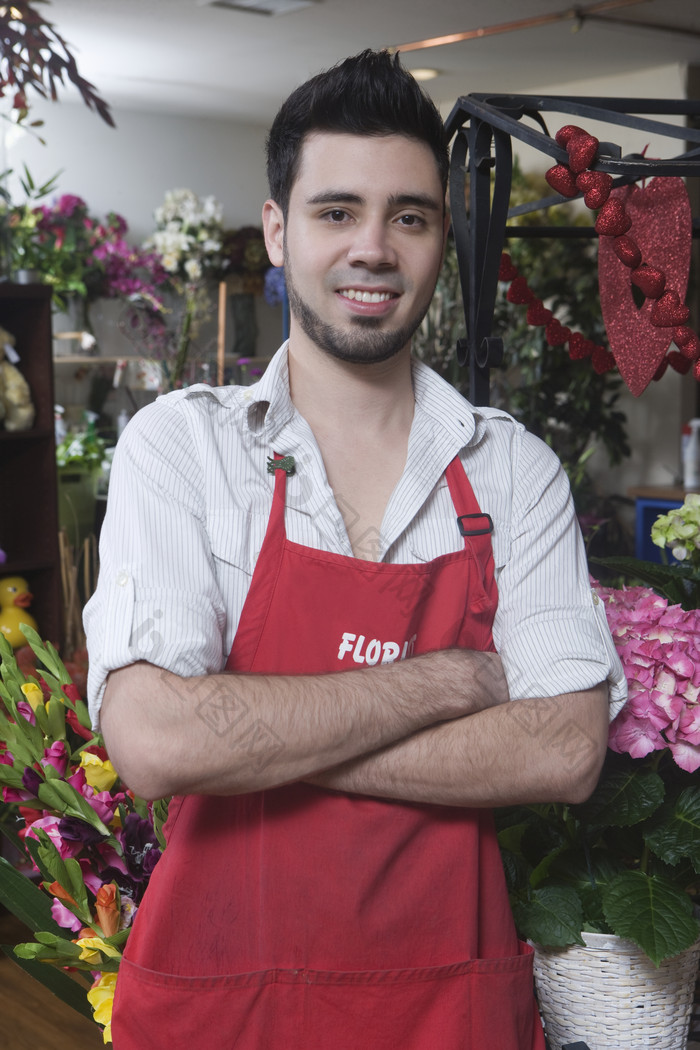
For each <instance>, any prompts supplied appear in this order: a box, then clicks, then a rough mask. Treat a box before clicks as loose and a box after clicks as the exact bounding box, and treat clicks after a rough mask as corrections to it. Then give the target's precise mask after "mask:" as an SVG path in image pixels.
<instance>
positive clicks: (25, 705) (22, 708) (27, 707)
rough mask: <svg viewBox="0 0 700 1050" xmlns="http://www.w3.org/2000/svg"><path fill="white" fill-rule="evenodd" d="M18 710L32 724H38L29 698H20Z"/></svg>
mask: <svg viewBox="0 0 700 1050" xmlns="http://www.w3.org/2000/svg"><path fill="white" fill-rule="evenodd" d="M17 711H18V713H19V714H20V715H21V716H22V718H23V719H24V720H25V722H29V724H30V725H33V726H35V725H36V718H35V716H34V710H33V708H32V705H31V704H30V703H29V702H28V701H27V700H20V701H19V703H18V704H17Z"/></svg>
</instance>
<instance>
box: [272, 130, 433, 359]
mask: <svg viewBox="0 0 700 1050" xmlns="http://www.w3.org/2000/svg"><path fill="white" fill-rule="evenodd" d="M263 217H264V219H265V227H266V234H267V237H268V251H269V252H270V253H271V258H272V261H273V262H274V263H275V264H276V265H279V264H280V263H282V262H283V263H284V267H285V278H286V283H287V291H288V295H289V302H290V312H291V327H290V342H291V345H292V347H293V348H298V347H299V345H300V342H302V341H307V342H310V343H312V344H313V345H314V346H315V347H317V348H320V349H321V350H323V351H325V352H326V353H328V354H330V355H331V356H333V357H335V358H338V359H339V360H342V361H350V362H356V363H373V362H379V361H385V360H388V359H389V358H390V357H393V356H394V355H395V354H397V353H399V352H400V351H401V350H402V349H403V348H404V347H407V346H408V344H409V343H410V339H411V336H412V335H413V333H414V332H415V330H416V328H417V327H418V325H419V324H420V322H421V321H422V319H423V317H424V316H425V313H426V311H427V309H428V306H429V304H430V300H431V298H432V295H433V291H434V288H435V282H436V280H437V276H438V272H439V269H440V264H441V260H442V251H443V245H444V234H445V224H444V196H443V192H442V186H441V183H440V177H439V175H438V170H437V165H436V162H435V158H434V156H433V154H432V152H431V150H430V148H429V147H428V146H427V145H425V144H424V143H422V142H418V141H417V140H415V139H410V138H407V137H405V136H403V135H387V136H382V137H378V136H376V137H375V136H359V135H345V134H336V133H321V132H317V133H314V134H312V135H310V136H309V137H308V138H307V139H306V140H305V142H304V145H303V149H302V155H301V163H300V166H299V174H298V176H297V178H296V181H295V182H294V185H293V186H292V192H291V195H290V200H289V208H288V212H287V218H286V222H285V221H284V220H283V219H282V217H281V213H280V212H279V209H278V208H277V206H276V205H274V204H271V202H268V204H267V205H266V211H265V212H264V213H263ZM273 254H274V255H275V257H273ZM278 260H279V261H278Z"/></svg>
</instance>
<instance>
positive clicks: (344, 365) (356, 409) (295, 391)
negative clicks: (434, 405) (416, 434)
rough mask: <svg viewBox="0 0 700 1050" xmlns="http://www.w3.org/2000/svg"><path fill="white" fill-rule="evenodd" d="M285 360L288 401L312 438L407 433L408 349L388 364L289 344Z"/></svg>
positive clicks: (409, 410) (411, 405) (409, 412)
mask: <svg viewBox="0 0 700 1050" xmlns="http://www.w3.org/2000/svg"><path fill="white" fill-rule="evenodd" d="M288 361H289V387H290V392H291V397H292V401H293V403H294V406H295V408H296V409H297V411H298V412H299V413H300V414H301V415H302V416H303V417H304V419H305V420H306V421H307V423H308V424H309V426H310V427H311V429H312V430H313V431H314V433H315V434H316V435H317V438H319V437H320V435H321V434H327V433H329V432H336V433H342V432H350V433H352V432H354V433H355V435H357V434H358V431H359V432H361V433H364V434H365V435H370V434H371V435H376V436H377V437H381V436H382V435H384V434H392V433H394V434H397V435H398V434H401V433H404V434H405V435H406V436H407V435H408V433H409V431H410V429H411V423H412V421H413V409H414V394H413V382H412V377H411V359H410V349H409V348H408V347H406V348H405V349H404V350H402V351H401V352H400V353H398V354H396V355H395V356H394V357H392V358H390V359H389V360H388V361H382V362H379V363H377V364H351V363H349V362H345V361H339V360H337V359H336V358H333V357H331V356H330V355H328V354H327V353H325V352H324V351H321V350H318V349H317V348H315V347H313V348H307V347H299V345H298V344H297V345H296V346H295V344H294V342H293V340H290V346H289V354H288ZM317 431H318V433H317Z"/></svg>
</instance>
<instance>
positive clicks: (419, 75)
mask: <svg viewBox="0 0 700 1050" xmlns="http://www.w3.org/2000/svg"><path fill="white" fill-rule="evenodd" d="M409 73H410V74H411V76H412V77H413V79H414V80H435V77H439V76H440V70H439V69H409Z"/></svg>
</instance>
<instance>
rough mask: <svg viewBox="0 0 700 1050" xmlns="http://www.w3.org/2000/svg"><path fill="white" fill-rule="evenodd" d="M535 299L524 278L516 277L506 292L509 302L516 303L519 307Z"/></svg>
mask: <svg viewBox="0 0 700 1050" xmlns="http://www.w3.org/2000/svg"><path fill="white" fill-rule="evenodd" d="M534 298H535V297H534V295H533V294H532V292H531V291H530V289H529V288H528V286H527V281H526V280H525V278H524V277H516V278H515V280H514V281H513V283H512V284H511V286H510V288H509V289H508V291H507V292H506V299H507V300H508V302H509V303H515V304H516V305H517V306H522V305H524V304H525V303H531V302H532V300H533V299H534Z"/></svg>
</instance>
